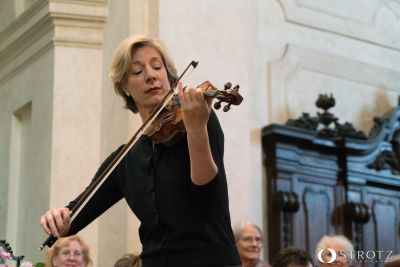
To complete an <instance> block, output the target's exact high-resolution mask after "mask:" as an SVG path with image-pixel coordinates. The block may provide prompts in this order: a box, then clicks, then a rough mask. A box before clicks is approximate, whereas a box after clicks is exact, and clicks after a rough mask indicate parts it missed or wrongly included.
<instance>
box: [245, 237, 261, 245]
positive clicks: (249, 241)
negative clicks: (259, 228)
mask: <svg viewBox="0 0 400 267" xmlns="http://www.w3.org/2000/svg"><path fill="white" fill-rule="evenodd" d="M240 240H242V241H243V242H246V243H252V242H253V241H255V242H256V243H257V244H262V243H263V239H262V238H261V237H259V236H244V237H242V238H240Z"/></svg>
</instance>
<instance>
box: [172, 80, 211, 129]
mask: <svg viewBox="0 0 400 267" xmlns="http://www.w3.org/2000/svg"><path fill="white" fill-rule="evenodd" d="M178 93H179V100H180V103H181V109H182V116H183V123H184V124H185V128H186V131H188V132H193V133H196V132H199V131H204V128H205V127H206V126H207V122H208V118H209V116H210V112H211V103H212V99H205V98H204V95H203V90H202V89H201V88H192V87H185V88H183V87H182V84H181V83H179V84H178Z"/></svg>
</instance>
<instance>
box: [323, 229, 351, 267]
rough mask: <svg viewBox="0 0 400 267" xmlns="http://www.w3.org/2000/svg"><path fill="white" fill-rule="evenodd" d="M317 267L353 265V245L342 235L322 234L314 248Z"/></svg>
mask: <svg viewBox="0 0 400 267" xmlns="http://www.w3.org/2000/svg"><path fill="white" fill-rule="evenodd" d="M315 257H316V260H317V262H318V266H319V267H334V266H340V267H349V266H352V265H353V259H354V247H353V244H352V243H351V242H350V240H349V239H347V238H346V237H345V236H343V235H330V236H323V237H322V238H321V240H320V241H319V242H318V244H317V246H316V249H315Z"/></svg>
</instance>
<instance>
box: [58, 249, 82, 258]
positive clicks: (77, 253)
mask: <svg viewBox="0 0 400 267" xmlns="http://www.w3.org/2000/svg"><path fill="white" fill-rule="evenodd" d="M60 255H61V256H63V257H64V258H68V257H70V256H73V257H74V258H82V256H83V253H82V251H79V250H75V251H70V250H64V251H61V252H60Z"/></svg>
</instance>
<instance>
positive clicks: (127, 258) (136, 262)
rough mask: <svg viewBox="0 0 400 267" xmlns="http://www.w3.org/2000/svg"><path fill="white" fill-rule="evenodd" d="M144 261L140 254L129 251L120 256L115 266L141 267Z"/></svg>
mask: <svg viewBox="0 0 400 267" xmlns="http://www.w3.org/2000/svg"><path fill="white" fill-rule="evenodd" d="M141 266H142V262H141V260H140V257H139V255H136V254H130V253H127V254H125V255H124V256H122V257H121V258H119V259H118V260H117V261H116V262H115V264H114V267H141Z"/></svg>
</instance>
